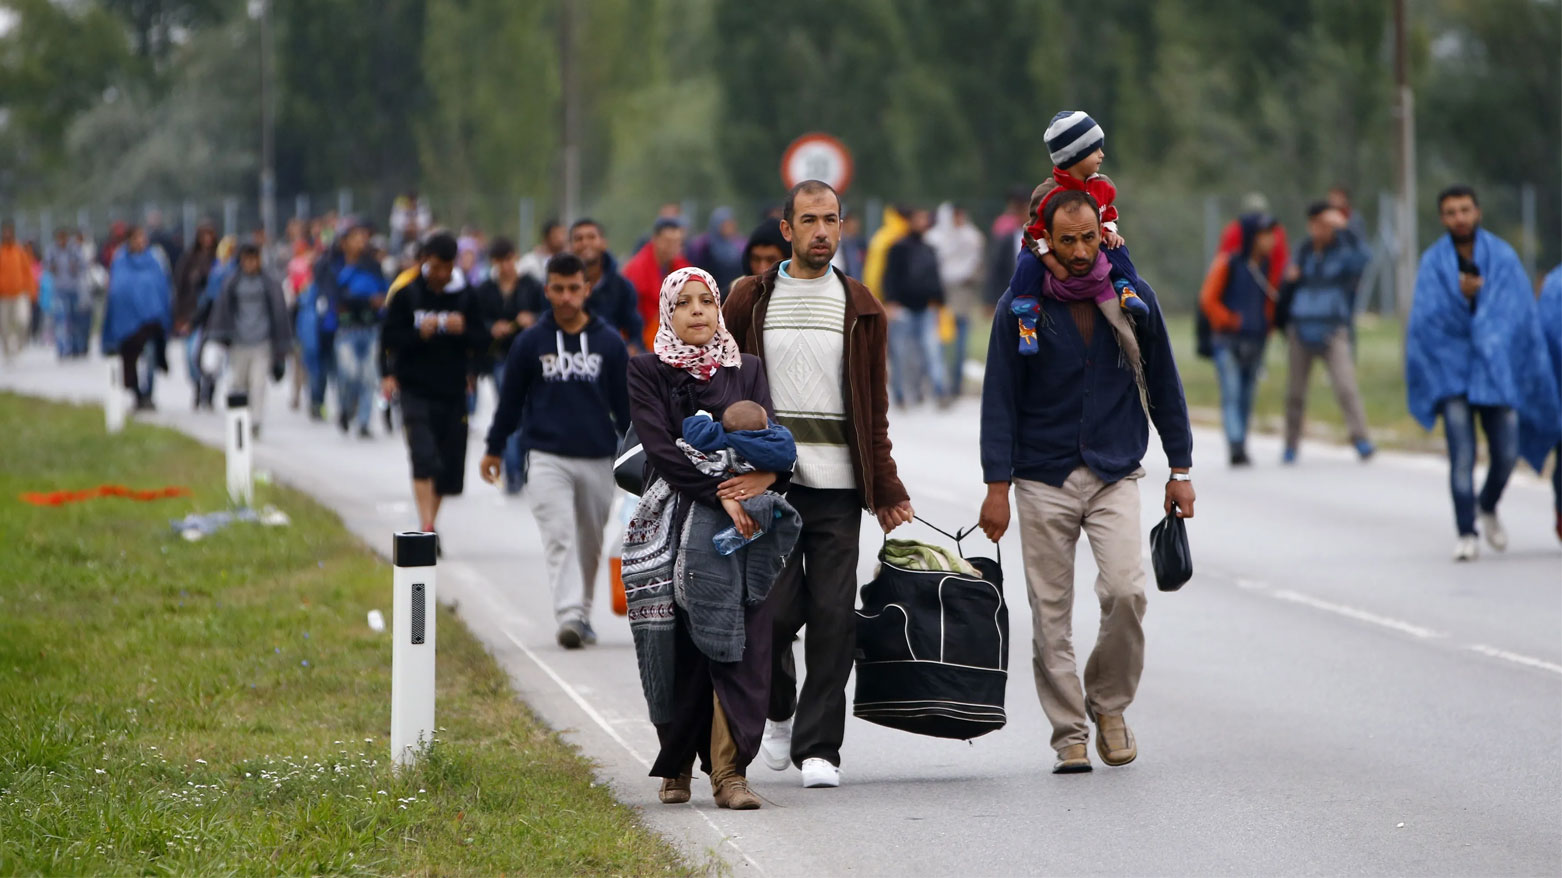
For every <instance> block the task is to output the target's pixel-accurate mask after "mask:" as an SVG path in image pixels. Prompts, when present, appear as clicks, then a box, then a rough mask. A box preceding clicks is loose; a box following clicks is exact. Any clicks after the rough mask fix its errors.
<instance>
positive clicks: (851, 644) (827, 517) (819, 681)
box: [769, 485, 862, 766]
mask: <svg viewBox="0 0 1562 878" xmlns="http://www.w3.org/2000/svg"><path fill="white" fill-rule="evenodd" d="M786 499H787V500H788V502H790V503H791V504H792V506H793V507H794V508H795V509H796V510H797V512H798V514H799V515H801V516H802V519H803V532H802V535H801V536H800V537H799V538H798V541H797V548H796V549H795V550H794V551H793V553H792V559H791V560H790V561H789V562H788V563H787V565H786V567H784V568H782V571H781V575H780V577H778V578H777V579H776V583H775V585H774V586H773V587H772V589H771V592H770V598H769V602H770V606H771V608H772V611H773V612H774V613H775V642H774V645H773V653H772V657H771V666H772V672H771V677H770V718H771V719H773V720H784V719H786V718H788V717H791V716H793V715H794V714H795V715H796V719H795V721H794V722H793V724H792V763H793V764H794V765H798V766H801V765H802V764H803V760H804V759H812V758H814V757H818V758H820V759H826V760H829V762H830V763H831V764H832V765H840V764H841V739H842V738H843V737H844V736H845V734H846V680H847V678H848V677H850V676H851V672H852V657H853V654H854V653H855V652H856V649H857V614H856V609H857V548H858V545H857V544H858V537H859V535H860V531H861V527H862V504H861V503H860V502H858V499H859V495H858V493H857V492H856V491H820V490H815V489H813V488H804V487H801V486H796V485H794V486H793V487H792V489H791V490H789V491H787V495H786ZM804 625H807V626H808V636H807V638H806V639H805V640H804V642H803V659H804V662H805V663H806V667H807V669H808V676H807V677H806V678H805V679H804V680H803V691H802V695H801V696H799V695H798V692H797V666H796V660H795V659H794V658H793V657H792V640H793V639H794V638H796V637H797V631H798V629H800V628H802V627H803V626H804Z"/></svg>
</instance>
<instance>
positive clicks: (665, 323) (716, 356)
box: [655, 268, 743, 381]
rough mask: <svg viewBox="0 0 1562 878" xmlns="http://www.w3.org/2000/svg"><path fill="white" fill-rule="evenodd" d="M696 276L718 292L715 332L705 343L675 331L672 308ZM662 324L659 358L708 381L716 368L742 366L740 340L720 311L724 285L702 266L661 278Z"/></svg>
mask: <svg viewBox="0 0 1562 878" xmlns="http://www.w3.org/2000/svg"><path fill="white" fill-rule="evenodd" d="M691 280H697V281H700V282H701V283H703V284H705V286H706V287H707V288H708V289H709V290H710V291H711V292H712V293H713V294H715V296H716V303H717V304H716V334H715V335H713V336H711V340H710V341H708V342H706V343H705V344H703V345H700V346H695V345H692V344H688V343H687V342H685V341H684V340H683V339H680V338H679V337H678V334H677V333H675V332H673V311H674V310H676V309H677V307H678V294H679V293H680V292H682V291H683V288H684V285H685V284H687V283H688V282H689V281H691ZM660 314H661V325H660V326H658V327H657V329H656V342H655V348H656V356H657V359H659V360H661V361H662V362H664V363H666V364H667V365H669V366H673V367H675V368H678V369H682V370H684V371H686V372H688V373H689V374H690V375H693V376H694V377H695V378H696V379H698V380H700V381H709V380H710V379H711V376H712V375H715V374H716V370H717V369H720V368H721V367H723V366H730V367H732V368H734V369H739V368H742V366H743V356H742V354H740V353H739V352H738V340H737V339H735V338H733V337H732V333H730V332H728V331H727V318H726V317H724V316H723V315H722V313H721V287H719V286H717V285H716V279H715V278H713V277H711V276H710V274H709V273H708V272H706V271H705V270H704V269H700V268H680V269H678V270H677V271H675V272H673V273H671V274H669V275H667V279H666V280H664V281H662V292H661V302H660Z"/></svg>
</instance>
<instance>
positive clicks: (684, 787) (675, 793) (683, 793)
mask: <svg viewBox="0 0 1562 878" xmlns="http://www.w3.org/2000/svg"><path fill="white" fill-rule="evenodd" d="M691 780H693V778H691V777H690V776H689V775H687V774H685V775H683V776H681V777H664V778H662V793H661V796H662V804H663V805H682V804H683V803H685V802H687V801H689V782H690V781H691Z"/></svg>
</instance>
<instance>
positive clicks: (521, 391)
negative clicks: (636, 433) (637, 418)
mask: <svg viewBox="0 0 1562 878" xmlns="http://www.w3.org/2000/svg"><path fill="white" fill-rule="evenodd" d="M523 420H524V421H525V424H526V446H527V447H528V448H530V449H532V450H533V451H541V452H544V453H547V454H556V455H558V456H560V457H579V458H604V457H606V458H611V457H613V456H614V455H616V454H617V453H618V440H619V437H621V436H622V435H623V434H624V432H625V431H626V430H628V429H629V349H628V348H627V347H626V346H625V345H624V340H623V338H622V337H621V336H619V334H618V331H617V330H616V329H614V328H613V327H612V326H610V325H609V324H608V323H607V322H606V321H605V320H603V319H602V318H600V317H596V316H593V317H591V318H590V322H589V323H587V324H586V328H585V329H582V330H581V331H580V332H578V333H574V334H571V333H568V332H565V331H564V330H562V329H560V328H559V324H558V323H557V322H555V321H554V319H553V312H552V311H546V312H544V313H543V315H542V317H541V318H540V319H539V320H538V321H537V323H536V325H534V326H533V327H532V328H531V329H528V330H526V331H525V332H523V333H521V334H520V336H519V337H518V338H516V340H515V343H514V344H513V345H511V346H510V355H509V357H508V358H506V360H505V367H504V386H503V387H502V388H500V390H499V411H498V412H497V413H496V414H495V415H494V423H493V426H492V427H490V428H489V430H488V453H489V454H490V455H492V456H494V457H498V456H500V455H501V454H502V453H503V452H504V443H505V440H507V439H509V438H510V434H512V433H514V432H515V430H516V428H517V427H519V426H520V424H521V423H522V421H523Z"/></svg>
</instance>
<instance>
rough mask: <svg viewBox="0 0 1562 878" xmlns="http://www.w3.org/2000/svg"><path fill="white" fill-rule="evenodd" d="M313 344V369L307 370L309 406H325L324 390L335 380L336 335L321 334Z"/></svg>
mask: <svg viewBox="0 0 1562 878" xmlns="http://www.w3.org/2000/svg"><path fill="white" fill-rule="evenodd" d="M318 338H319V341H317V342H316V344H315V367H314V368H313V369H311V370H309V404H310V405H312V406H314V407H315V409H316V410H319V409H320V408H322V407H323V406H324V405H325V390H326V388H327V387H329V386H330V385H331V383H332V382H333V381H334V380H335V379H336V333H334V332H322V333H320V334H319V337H318Z"/></svg>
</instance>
